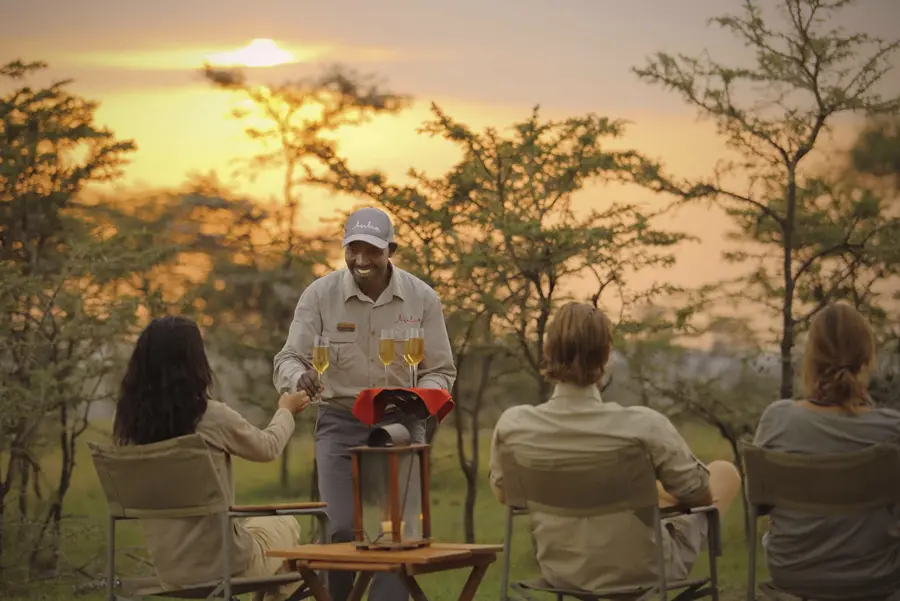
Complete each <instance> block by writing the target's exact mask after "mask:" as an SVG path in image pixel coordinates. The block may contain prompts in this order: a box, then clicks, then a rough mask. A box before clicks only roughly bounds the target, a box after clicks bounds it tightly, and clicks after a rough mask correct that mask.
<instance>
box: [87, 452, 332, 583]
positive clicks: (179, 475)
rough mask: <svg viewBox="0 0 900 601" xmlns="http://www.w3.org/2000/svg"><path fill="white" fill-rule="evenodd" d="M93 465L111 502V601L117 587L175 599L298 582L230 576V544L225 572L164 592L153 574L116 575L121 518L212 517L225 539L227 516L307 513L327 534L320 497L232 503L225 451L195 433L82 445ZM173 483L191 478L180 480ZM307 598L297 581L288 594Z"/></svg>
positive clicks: (288, 576) (288, 577)
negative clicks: (214, 578)
mask: <svg viewBox="0 0 900 601" xmlns="http://www.w3.org/2000/svg"><path fill="white" fill-rule="evenodd" d="M88 445H89V447H90V450H91V458H92V459H93V462H94V468H95V469H96V471H97V476H98V477H99V479H100V484H101V485H102V487H103V492H104V493H105V495H106V501H107V503H108V505H109V540H108V549H107V574H106V576H107V593H108V600H109V601H116V600H117V599H123V598H128V597H120V596H118V595H117V594H116V589H117V586H118V585H121V588H122V589H123V590H124V591H125V592H126V594H128V595H129V597H134V598H143V597H172V598H180V599H213V598H218V597H222V598H224V599H230V598H231V597H232V595H240V594H244V593H248V592H255V591H260V590H265V589H269V588H271V587H273V586H278V585H285V584H289V583H292V582H301V581H302V580H303V579H302V577H301V576H300V575H299V574H296V573H285V574H278V575H275V576H272V577H269V578H234V577H232V566H231V562H232V557H231V555H232V545H230V544H227V545H223V553H224V560H223V564H224V565H223V573H222V580H221V581H219V582H214V583H208V584H205V585H202V586H191V587H185V588H179V589H176V590H165V589H163V587H162V586H161V585H160V583H159V581H158V580H157V579H156V578H136V579H122V580H120V579H118V578H116V572H115V569H116V524H117V523H118V522H119V521H120V520H140V519H152V518H188V517H199V516H209V515H218V516H220V517H221V524H222V536H223V540H226V541H230V540H231V538H232V536H233V535H232V520H233V519H234V518H246V517H257V516H270V515H291V516H296V515H310V516H314V517H315V518H316V519H318V520H319V523H320V524H321V526H322V532H327V525H328V523H327V520H328V517H327V515H326V513H325V504H324V503H295V504H283V505H242V506H233V505H232V504H231V491H230V490H226V487H225V484H224V482H223V480H222V478H221V477H220V474H224V473H225V470H226V469H227V464H228V461H229V460H230V458H229V457H228V455H227V454H225V453H223V452H221V451H218V450H215V449H212V448H210V447H208V446H207V445H206V443H205V442H204V440H203V439H202V438H201V437H200V436H199V435H198V434H191V435H188V436H182V437H179V438H173V439H171V440H166V441H163V442H158V443H153V444H148V445H135V446H106V445H99V444H95V443H88ZM178 483H190V484H189V485H178ZM308 596H309V592H308V591H307V589H306V586H305V585H303V584H301V586H300V587H299V588H298V589H297V591H296V592H295V593H294V594H293V595H292V596H291V597H290V599H291V600H292V601H297V600H299V599H304V598H306V597H308Z"/></svg>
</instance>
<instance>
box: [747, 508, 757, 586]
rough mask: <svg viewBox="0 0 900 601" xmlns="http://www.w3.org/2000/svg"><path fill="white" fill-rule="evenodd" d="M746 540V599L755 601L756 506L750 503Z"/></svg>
mask: <svg viewBox="0 0 900 601" xmlns="http://www.w3.org/2000/svg"><path fill="white" fill-rule="evenodd" d="M749 514H750V524H749V526H750V527H749V529H748V530H749V532H748V535H749V539H750V540H748V541H747V601H756V521H757V515H756V507H754V506H753V505H750V511H749Z"/></svg>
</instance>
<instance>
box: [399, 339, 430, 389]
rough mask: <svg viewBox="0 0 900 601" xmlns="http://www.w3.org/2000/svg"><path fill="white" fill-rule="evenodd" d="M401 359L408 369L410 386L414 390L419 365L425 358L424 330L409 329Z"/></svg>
mask: <svg viewBox="0 0 900 601" xmlns="http://www.w3.org/2000/svg"><path fill="white" fill-rule="evenodd" d="M403 358H404V359H405V360H406V363H407V365H409V367H410V386H412V387H413V388H415V386H416V383H417V382H416V380H417V377H416V376H417V372H418V368H419V363H421V362H422V359H424V358H425V330H423V329H422V328H409V330H408V331H407V332H406V340H404V342H403Z"/></svg>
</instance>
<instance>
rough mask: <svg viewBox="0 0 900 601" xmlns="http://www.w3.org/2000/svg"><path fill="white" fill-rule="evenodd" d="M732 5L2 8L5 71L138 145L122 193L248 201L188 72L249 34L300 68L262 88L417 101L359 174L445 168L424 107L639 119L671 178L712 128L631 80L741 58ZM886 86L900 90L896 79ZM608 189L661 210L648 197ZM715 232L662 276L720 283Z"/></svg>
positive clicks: (365, 156) (858, 12)
mask: <svg viewBox="0 0 900 601" xmlns="http://www.w3.org/2000/svg"><path fill="white" fill-rule="evenodd" d="M773 2H774V0H769V3H770V4H773ZM896 5H897V0H862V1H861V2H860V4H859V6H858V7H856V8H855V9H853V10H851V11H848V12H847V14H846V19H845V22H844V23H842V25H844V26H845V27H846V28H848V29H856V30H860V29H861V30H865V31H867V32H869V33H871V34H875V35H880V36H882V37H887V38H892V37H897V35H898V31H897V30H898V27H897V25H896V24H897V22H898V21H897V19H896ZM739 6H740V2H738V0H678V1H675V0H668V1H664V0H631V1H629V2H613V1H610V0H556V1H555V2H551V1H550V0H490V1H485V0H455V1H453V2H449V1H444V2H437V1H436V0H380V1H378V2H373V1H371V0H334V1H332V2H311V1H309V0H258V1H256V2H235V1H233V0H231V1H229V0H224V1H223V0H218V1H216V2H212V1H210V0H189V1H185V0H157V1H156V2H152V3H151V2H139V1H136V0H131V1H129V0H126V1H122V0H117V1H113V0H79V1H77V2H73V1H71V0H66V1H63V0H30V1H29V2H15V3H14V4H13V3H10V5H9V7H8V8H6V9H5V10H4V11H3V18H2V20H0V60H2V61H3V62H6V61H7V60H12V59H15V58H22V59H24V60H45V61H48V62H49V63H50V65H51V69H50V70H49V71H48V74H47V77H56V78H62V77H66V78H69V77H71V78H74V79H75V80H76V83H75V86H74V89H75V90H77V91H78V92H79V93H82V94H84V95H86V96H88V97H91V98H95V99H97V100H99V101H101V103H102V106H101V109H100V111H99V113H98V119H99V121H100V122H101V123H103V124H105V125H107V126H109V127H111V128H112V129H113V130H114V131H116V132H117V134H118V135H119V136H120V137H122V138H133V139H134V140H136V142H137V144H138V146H139V151H138V152H137V153H136V155H135V156H134V158H133V161H132V164H131V165H130V166H129V168H128V170H127V175H126V179H125V182H126V183H127V184H128V185H141V186H150V187H160V186H176V185H178V184H180V183H182V182H183V181H184V179H185V176H186V174H188V173H189V172H205V171H209V170H216V171H217V172H218V173H219V175H220V177H221V178H222V179H223V180H225V181H226V182H228V183H230V184H233V185H235V186H236V187H239V188H240V189H241V190H243V191H245V192H247V193H249V194H253V195H255V196H261V197H262V196H267V195H271V194H274V193H276V191H277V182H278V174H272V175H271V176H269V177H263V178H261V179H259V180H258V181H256V182H251V181H248V180H247V179H232V177H231V168H230V166H229V165H230V161H231V160H233V159H235V158H238V157H245V156H248V155H249V154H250V153H252V152H253V151H254V149H255V147H254V146H253V145H252V144H250V143H249V142H247V141H246V140H245V139H244V137H243V134H242V129H241V126H240V124H238V123H237V122H234V121H233V120H230V119H229V118H228V114H229V111H230V109H231V108H232V107H233V106H234V99H233V98H232V97H230V96H229V95H228V94H227V93H224V92H220V91H216V90H212V89H210V88H209V87H208V86H207V85H205V83H204V82H203V81H201V79H200V77H199V72H198V69H199V67H200V66H201V65H202V63H203V61H204V60H208V59H210V58H213V59H214V60H224V59H225V58H227V56H228V53H233V52H234V51H237V50H239V49H240V48H242V47H245V46H246V45H247V44H249V43H250V42H251V40H253V39H257V38H264V39H272V40H274V41H275V43H276V44H277V47H278V48H280V49H281V50H282V51H284V52H288V53H291V54H292V55H293V56H294V57H295V60H296V61H297V62H294V63H291V64H288V65H282V66H277V67H270V68H254V69H252V70H251V71H252V77H254V79H257V80H259V81H264V82H274V83H278V82H281V81H284V80H286V79H290V78H291V77H298V76H303V75H306V74H310V73H315V72H317V71H318V70H319V69H321V68H323V67H324V66H327V65H330V64H333V63H342V64H345V65H349V66H352V67H355V68H357V69H358V70H361V71H364V72H371V73H375V74H377V75H378V76H380V77H381V78H383V80H384V81H385V82H386V84H387V86H388V87H389V88H390V89H392V90H394V91H397V92H402V93H408V94H411V95H412V96H413V97H414V98H415V100H416V104H415V105H414V107H413V108H412V109H410V110H408V111H406V112H404V113H403V114H402V115H400V116H398V117H395V118H387V119H382V120H379V121H378V122H377V123H375V124H373V125H372V126H369V127H366V128H365V129H363V130H361V131H357V132H353V133H352V134H348V135H347V136H346V137H345V138H344V140H343V142H342V143H343V150H344V152H345V153H346V154H347V155H348V156H349V157H350V158H351V161H352V163H353V164H355V165H358V166H361V167H378V168H381V169H384V170H387V171H388V172H390V173H392V174H396V175H402V174H403V173H404V172H405V171H406V170H407V169H408V168H409V167H411V166H414V167H417V168H420V169H425V170H427V171H431V172H433V173H439V172H440V171H441V170H443V169H445V168H447V167H448V166H449V165H450V164H452V162H453V161H454V160H455V159H456V157H457V154H456V152H455V150H454V148H453V147H452V146H449V145H448V144H447V143H446V142H443V141H437V140H429V139H426V138H424V137H422V136H419V135H417V134H416V132H415V129H416V127H417V126H418V125H419V124H420V123H421V122H422V121H423V120H424V119H425V118H426V116H427V107H428V104H429V102H431V101H435V102H437V103H438V104H440V105H441V106H442V107H443V108H444V109H445V110H446V111H447V112H449V113H450V114H451V115H452V116H454V117H455V118H457V119H459V120H462V121H465V122H467V123H469V124H471V125H473V126H484V125H488V124H490V125H496V126H503V125H504V124H509V123H511V122H512V121H514V120H517V119H521V118H525V117H527V115H528V113H529V111H530V108H531V107H532V106H533V105H535V104H537V103H540V104H541V105H542V107H543V111H544V114H545V115H546V116H548V117H565V116H568V115H576V114H583V113H587V112H595V113H598V114H601V115H606V116H609V117H613V118H622V119H627V120H629V121H633V122H634V124H633V125H632V126H630V128H629V130H628V134H627V137H626V142H627V143H628V144H631V145H633V146H634V147H637V148H638V149H640V150H642V151H644V152H646V153H648V154H650V155H653V156H656V157H660V158H662V159H663V160H664V161H665V163H666V165H667V166H668V168H669V169H670V170H672V171H675V172H677V173H679V174H681V175H685V176H689V175H703V174H707V173H709V171H710V168H711V166H712V165H713V164H714V162H715V161H716V159H717V158H719V157H721V156H722V152H723V150H722V144H721V141H720V140H719V139H718V138H717V137H716V135H715V132H714V130H713V128H712V127H711V126H710V125H709V124H707V123H698V122H697V121H696V118H695V113H694V112H693V111H692V110H691V109H690V108H689V107H687V106H686V105H684V104H683V103H682V102H681V100H680V98H678V97H677V96H676V95H674V94H671V93H667V92H665V91H663V90H661V89H658V88H655V87H650V86H648V85H646V84H644V83H642V82H641V81H639V80H638V79H637V77H636V76H635V75H633V74H632V73H631V68H632V67H633V66H636V65H641V64H643V62H644V58H645V57H646V56H648V55H650V54H651V53H653V52H655V51H657V50H663V51H667V52H673V53H678V52H683V53H687V54H696V53H699V52H701V51H703V50H704V49H710V51H712V52H713V54H714V55H715V56H716V57H717V58H718V59H719V60H721V61H730V60H734V61H743V60H746V59H747V54H746V51H744V49H743V48H742V47H740V46H739V45H738V44H737V43H736V41H735V40H734V39H733V38H730V37H728V36H726V35H724V34H723V33H722V32H721V31H719V30H718V29H716V28H715V27H713V26H708V25H707V19H709V18H710V17H712V16H716V15H719V14H722V13H723V12H734V11H736V10H737V9H738V8H739ZM890 77H891V80H890V82H889V85H890V86H891V87H892V89H893V91H894V92H895V93H896V92H897V91H898V90H900V86H898V85H897V84H898V82H900V77H898V74H897V73H896V72H894V73H893V74H892V75H891V76H890ZM615 193H616V194H621V198H622V199H625V200H633V201H645V202H649V203H661V202H663V201H664V199H661V198H654V197H653V196H651V195H648V194H647V193H644V192H641V191H632V190H628V191H616V192H615ZM610 194H612V192H609V191H604V190H598V189H593V190H591V191H589V192H587V193H585V194H583V195H582V199H581V201H582V202H584V203H593V202H603V201H608V200H609V195H610ZM305 205H306V207H305V211H306V213H307V215H308V217H309V218H310V219H313V220H315V219H316V218H320V217H323V216H330V215H332V214H333V213H334V212H335V211H337V210H340V209H344V208H346V207H347V206H348V205H347V201H346V200H340V199H333V198H330V197H329V195H328V194H326V193H324V192H321V191H314V192H310V193H308V194H307V196H306V201H305ZM725 224H726V222H725V221H724V220H723V219H722V218H721V216H718V215H716V214H715V213H712V212H709V211H707V210H705V209H700V208H696V209H690V210H685V211H683V212H682V213H680V214H679V215H678V216H676V217H675V218H674V220H673V222H672V225H674V226H676V227H679V228H681V229H683V230H686V231H689V232H691V233H694V234H698V235H701V236H702V238H703V240H704V244H700V245H693V246H689V247H686V248H685V249H684V250H683V251H682V252H681V254H680V259H679V265H678V267H677V268H676V269H675V272H674V273H672V274H667V275H666V276H664V277H666V278H667V279H668V278H675V279H677V280H679V281H681V282H684V283H699V282H700V281H708V280H709V279H710V278H713V277H718V276H721V275H723V273H724V269H723V265H722V264H721V262H720V260H719V259H718V258H717V254H718V253H717V251H718V249H720V248H721V247H722V241H721V238H722V234H723V233H724V227H725ZM713 250H715V251H716V252H711V251H713ZM659 275H660V274H655V275H653V276H652V277H657V276H659Z"/></svg>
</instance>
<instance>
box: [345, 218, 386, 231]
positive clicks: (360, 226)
mask: <svg viewBox="0 0 900 601" xmlns="http://www.w3.org/2000/svg"><path fill="white" fill-rule="evenodd" d="M351 229H354V230H375V231H376V232H381V228H380V227H378V226H377V225H375V224H374V223H372V221H371V220H370V221H369V222H368V223H362V222H361V221H360V220H359V219H357V220H356V224H355V225H354V226H353V228H351Z"/></svg>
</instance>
